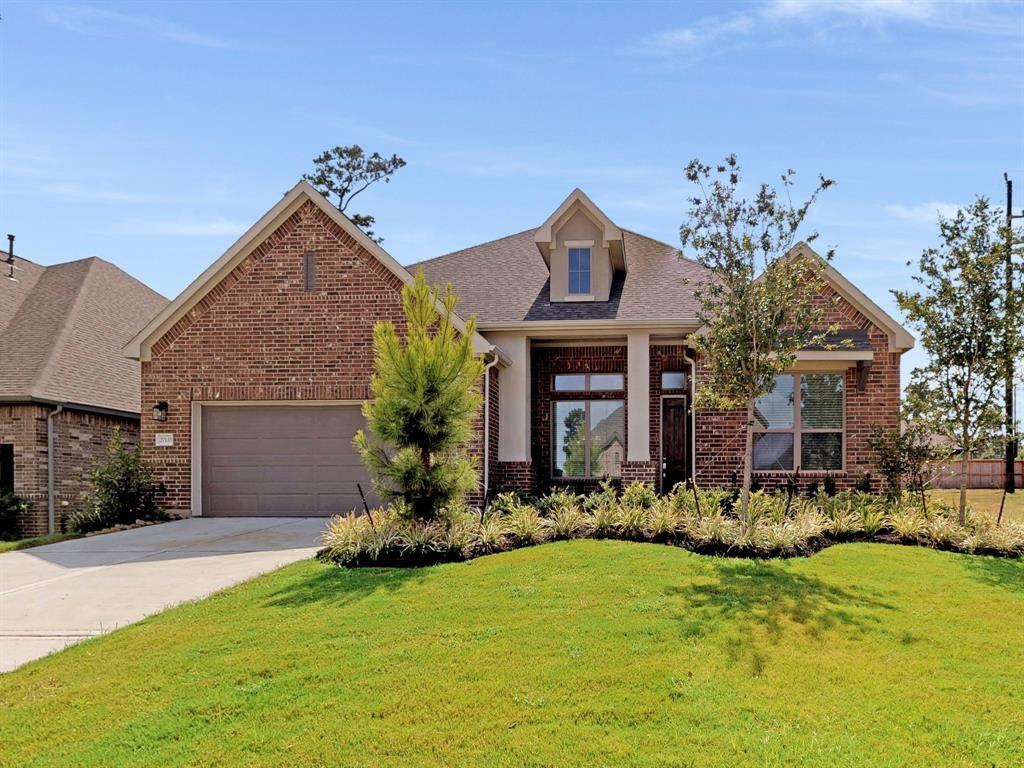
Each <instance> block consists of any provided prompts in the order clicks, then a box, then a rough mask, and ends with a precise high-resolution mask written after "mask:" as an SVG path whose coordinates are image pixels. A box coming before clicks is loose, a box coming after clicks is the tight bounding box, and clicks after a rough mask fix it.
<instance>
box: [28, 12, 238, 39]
mask: <svg viewBox="0 0 1024 768" xmlns="http://www.w3.org/2000/svg"><path fill="white" fill-rule="evenodd" d="M41 15H42V18H43V19H44V20H45V21H47V22H48V23H50V24H54V25H56V26H58V27H63V28H64V29H67V30H69V31H71V32H77V33H78V34H82V35H95V36H98V37H145V38H150V39H154V40H166V41H168V42H173V43H181V44H182V45H194V46H199V47H201V48H230V47H232V46H233V45H234V43H233V42H232V41H231V40H227V39H225V38H221V37H214V36H213V35H207V34H203V33H201V32H196V31H195V30H192V29H189V28H188V27H185V26H183V25H181V24H178V23H177V22H174V21H167V20H166V19H158V18H154V17H152V16H135V15H131V14H127V13H119V12H117V11H108V10H105V9H102V8H94V7H92V6H88V5H80V6H70V5H62V6H57V7H55V8H48V9H46V10H44V11H42V14H41Z"/></svg>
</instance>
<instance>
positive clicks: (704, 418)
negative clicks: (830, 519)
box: [694, 288, 900, 491]
mask: <svg viewBox="0 0 1024 768" xmlns="http://www.w3.org/2000/svg"><path fill="white" fill-rule="evenodd" d="M819 302H820V304H821V306H822V307H824V308H825V310H826V311H825V319H826V322H827V323H829V324H831V323H838V324H839V326H840V328H842V329H849V330H852V329H858V328H859V329H863V330H865V331H866V332H867V334H868V339H869V341H870V344H871V348H872V350H873V353H872V361H871V368H870V371H869V373H868V375H867V380H866V386H865V388H864V390H863V391H859V390H858V389H857V373H856V369H855V368H846V369H845V373H844V380H843V384H844V388H845V398H846V401H845V407H846V422H845V445H844V450H845V452H846V469H845V471H842V472H833V473H831V474H832V475H833V476H834V477H835V479H836V485H837V487H838V488H840V489H844V488H852V487H853V485H854V483H855V482H856V480H857V476H858V475H859V474H861V473H863V472H870V473H871V474H872V490H874V491H879V490H881V486H882V478H881V477H879V476H878V472H877V469H876V468H875V466H874V456H873V454H872V451H871V449H870V447H869V446H868V439H869V438H870V436H871V427H872V425H875V424H877V425H879V426H881V427H883V428H885V429H895V428H897V427H898V426H899V409H900V354H899V353H896V352H889V339H888V336H887V335H886V334H885V332H884V331H882V330H881V329H880V328H878V327H876V326H875V325H874V324H873V323H871V321H869V320H868V319H867V318H866V317H865V316H864V315H863V314H861V313H860V312H859V311H858V310H857V309H856V308H855V307H854V306H853V305H851V304H850V303H848V302H847V301H845V300H843V299H841V298H839V297H838V296H837V295H836V294H835V292H834V291H832V289H831V288H826V290H825V291H824V293H823V294H822V296H821V297H820V298H819ZM701 375H702V365H701V363H700V361H699V360H698V370H697V379H698V384H699V382H700V379H701ZM694 421H695V430H696V432H695V437H696V444H697V453H696V471H697V482H698V483H699V484H701V485H704V486H725V487H732V486H733V485H734V483H735V475H736V473H738V472H739V470H740V467H741V463H742V458H743V449H744V439H745V432H744V414H743V413H742V411H710V410H702V411H697V412H696V413H695V415H694ZM823 475H824V473H821V472H819V473H805V472H802V473H801V477H802V478H803V479H802V481H801V483H800V485H801V487H805V486H806V485H807V484H808V483H811V482H814V481H816V480H817V481H820V480H821V477H822V476H823ZM755 479H756V480H757V481H758V482H759V483H760V484H761V485H762V486H764V487H766V488H773V487H774V488H779V487H784V486H785V484H786V481H787V474H786V473H755Z"/></svg>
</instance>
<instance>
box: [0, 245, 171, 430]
mask: <svg viewBox="0 0 1024 768" xmlns="http://www.w3.org/2000/svg"><path fill="white" fill-rule="evenodd" d="M6 256H7V254H6V253H5V252H4V253H0V259H4V260H5V259H6ZM7 274H8V267H7V264H6V263H5V262H3V263H0V400H6V401H16V400H43V401H50V402H56V403H69V404H74V405H85V406H91V407H94V408H107V409H111V410H116V411H128V412H134V413H138V412H139V364H138V363H137V362H134V361H132V360H128V359H126V358H125V357H124V356H123V354H122V353H121V347H122V346H123V345H124V343H125V342H126V341H127V340H128V339H130V338H131V337H132V335H133V334H134V333H136V332H137V331H138V330H139V328H141V327H142V326H143V325H145V323H146V322H147V321H148V320H149V319H150V318H151V317H152V316H153V315H154V314H156V313H157V312H159V311H160V310H161V309H162V308H163V307H164V305H166V304H167V299H165V298H164V297H163V296H161V295H160V294H158V293H156V292H155V291H153V290H152V289H150V288H149V287H147V286H146V285H143V284H142V283H140V282H139V281H138V280H136V279H135V278H134V277H132V276H131V275H129V274H127V273H125V272H123V271H122V270H120V269H119V268H117V267H115V266H114V265H113V264H111V263H109V262H106V261H104V260H103V259H99V258H96V257H91V258H88V259H81V260H80V261H70V262H67V263H66V264H55V265H53V266H51V267H44V266H42V265H40V264H35V263H33V262H31V261H28V260H26V259H23V258H21V257H20V256H17V255H15V273H14V274H15V278H16V279H15V280H8V279H7Z"/></svg>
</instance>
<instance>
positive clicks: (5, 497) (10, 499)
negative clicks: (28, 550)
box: [0, 491, 28, 539]
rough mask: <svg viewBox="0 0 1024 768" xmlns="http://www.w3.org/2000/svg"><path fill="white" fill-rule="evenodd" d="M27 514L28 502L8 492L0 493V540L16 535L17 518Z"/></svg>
mask: <svg viewBox="0 0 1024 768" xmlns="http://www.w3.org/2000/svg"><path fill="white" fill-rule="evenodd" d="M26 512H28V502H26V501H25V500H23V499H22V498H21V497H20V496H16V495H15V494H14V493H12V492H10V491H3V492H0V539H10V538H14V537H15V536H17V535H18V518H20V517H21V516H22V515H23V514H25V513H26Z"/></svg>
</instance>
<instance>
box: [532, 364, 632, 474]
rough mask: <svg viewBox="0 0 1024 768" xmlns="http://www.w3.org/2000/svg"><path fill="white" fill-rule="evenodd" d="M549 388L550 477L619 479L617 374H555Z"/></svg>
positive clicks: (622, 424)
mask: <svg viewBox="0 0 1024 768" xmlns="http://www.w3.org/2000/svg"><path fill="white" fill-rule="evenodd" d="M552 389H553V390H554V392H555V397H556V399H555V400H554V402H553V403H552V406H551V407H552V429H551V437H552V454H553V456H552V465H553V466H552V475H553V476H554V477H560V478H575V479H583V478H599V477H620V476H621V475H622V461H623V459H624V458H625V455H626V403H625V400H624V399H623V393H624V390H625V382H624V377H623V375H622V374H621V373H580V374H558V375H556V376H555V377H554V380H553V381H552Z"/></svg>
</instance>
